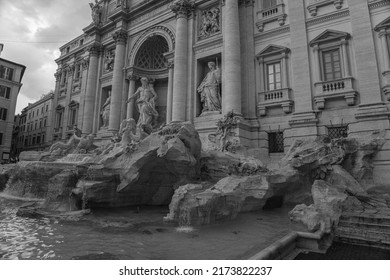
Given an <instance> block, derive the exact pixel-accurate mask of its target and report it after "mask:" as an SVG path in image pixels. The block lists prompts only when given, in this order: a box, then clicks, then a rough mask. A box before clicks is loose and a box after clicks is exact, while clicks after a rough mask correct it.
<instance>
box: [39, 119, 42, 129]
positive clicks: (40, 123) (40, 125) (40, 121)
mask: <svg viewBox="0 0 390 280" xmlns="http://www.w3.org/2000/svg"><path fill="white" fill-rule="evenodd" d="M39 128H42V119H40V120H39Z"/></svg>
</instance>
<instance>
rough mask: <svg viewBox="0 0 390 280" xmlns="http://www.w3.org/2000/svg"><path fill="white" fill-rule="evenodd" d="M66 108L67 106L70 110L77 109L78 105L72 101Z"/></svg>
mask: <svg viewBox="0 0 390 280" xmlns="http://www.w3.org/2000/svg"><path fill="white" fill-rule="evenodd" d="M68 106H69V107H70V108H72V107H78V106H79V103H78V102H76V101H74V100H72V101H71V102H70V103H69V105H68Z"/></svg>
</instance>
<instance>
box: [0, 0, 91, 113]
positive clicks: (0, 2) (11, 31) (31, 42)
mask: <svg viewBox="0 0 390 280" xmlns="http://www.w3.org/2000/svg"><path fill="white" fill-rule="evenodd" d="M89 2H93V1H92V0H0V43H3V44H4V50H3V52H2V53H1V58H3V59H6V60H11V61H14V62H16V63H19V64H22V65H25V66H26V72H25V74H24V77H23V80H22V83H23V86H22V88H21V90H20V93H19V96H18V101H17V104H16V112H15V114H18V113H20V112H21V110H22V109H23V108H24V107H26V106H27V105H28V103H29V102H30V103H32V102H35V101H37V100H39V99H40V97H41V96H42V95H43V94H46V93H48V92H49V91H50V90H54V87H55V79H54V73H55V71H56V69H57V64H56V63H55V61H54V60H55V59H57V58H58V57H59V55H60V52H59V47H61V46H62V45H64V44H65V43H67V42H69V41H70V40H72V39H74V38H75V37H77V36H79V35H81V34H82V33H83V31H82V29H83V28H84V27H86V26H87V25H89V24H90V23H91V21H92V19H91V10H90V7H89Z"/></svg>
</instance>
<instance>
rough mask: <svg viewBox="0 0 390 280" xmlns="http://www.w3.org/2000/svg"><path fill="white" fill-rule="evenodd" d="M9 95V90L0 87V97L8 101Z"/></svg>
mask: <svg viewBox="0 0 390 280" xmlns="http://www.w3.org/2000/svg"><path fill="white" fill-rule="evenodd" d="M10 95H11V88H9V87H5V86H0V97H3V98H7V99H9V97H10Z"/></svg>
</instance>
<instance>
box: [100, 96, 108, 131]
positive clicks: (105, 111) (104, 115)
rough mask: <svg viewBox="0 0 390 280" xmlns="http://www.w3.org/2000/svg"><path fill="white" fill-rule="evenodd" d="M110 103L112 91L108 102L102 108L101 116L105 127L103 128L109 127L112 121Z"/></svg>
mask: <svg viewBox="0 0 390 280" xmlns="http://www.w3.org/2000/svg"><path fill="white" fill-rule="evenodd" d="M110 103H111V91H109V92H108V97H107V99H106V102H104V104H103V106H102V111H101V112H100V115H101V116H102V120H103V125H102V127H108V121H109V119H110Z"/></svg>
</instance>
